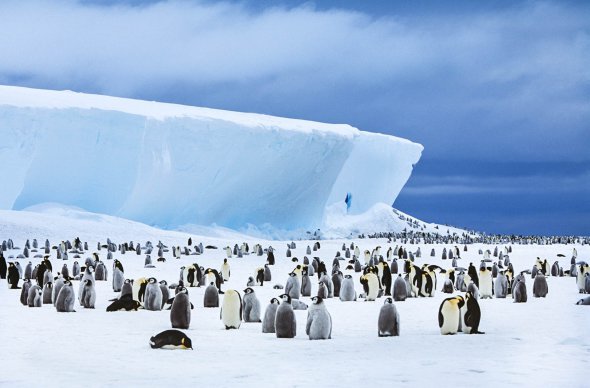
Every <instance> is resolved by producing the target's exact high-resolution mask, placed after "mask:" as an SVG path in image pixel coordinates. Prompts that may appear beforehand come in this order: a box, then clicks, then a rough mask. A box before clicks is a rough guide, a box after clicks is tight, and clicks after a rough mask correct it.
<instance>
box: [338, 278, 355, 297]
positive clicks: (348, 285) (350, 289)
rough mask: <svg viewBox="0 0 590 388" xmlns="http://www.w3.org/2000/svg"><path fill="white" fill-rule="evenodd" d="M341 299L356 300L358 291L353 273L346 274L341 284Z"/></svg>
mask: <svg viewBox="0 0 590 388" xmlns="http://www.w3.org/2000/svg"><path fill="white" fill-rule="evenodd" d="M339 297H340V300H341V301H342V302H353V301H356V291H355V289H354V281H353V280H352V276H351V275H344V279H342V284H340V295H339Z"/></svg>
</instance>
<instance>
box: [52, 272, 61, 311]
mask: <svg viewBox="0 0 590 388" xmlns="http://www.w3.org/2000/svg"><path fill="white" fill-rule="evenodd" d="M63 285H64V278H63V277H61V276H58V277H57V279H55V282H54V283H53V289H52V290H51V303H53V307H55V303H56V302H57V296H58V295H59V291H60V290H61V288H62V287H63Z"/></svg>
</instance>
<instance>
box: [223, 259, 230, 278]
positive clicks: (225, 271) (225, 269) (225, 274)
mask: <svg viewBox="0 0 590 388" xmlns="http://www.w3.org/2000/svg"><path fill="white" fill-rule="evenodd" d="M221 276H222V277H223V281H225V282H227V281H228V280H229V276H230V267H229V263H228V262H227V259H223V264H222V265H221Z"/></svg>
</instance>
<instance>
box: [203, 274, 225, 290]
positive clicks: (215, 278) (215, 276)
mask: <svg viewBox="0 0 590 388" xmlns="http://www.w3.org/2000/svg"><path fill="white" fill-rule="evenodd" d="M205 275H206V276H207V283H208V284H209V283H211V282H212V281H213V282H215V287H217V290H219V293H220V294H223V292H222V291H221V283H223V279H222V277H221V275H220V274H219V272H218V271H217V270H216V269H213V268H207V269H206V270H205Z"/></svg>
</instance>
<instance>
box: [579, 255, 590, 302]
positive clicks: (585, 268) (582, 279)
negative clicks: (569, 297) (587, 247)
mask: <svg viewBox="0 0 590 388" xmlns="http://www.w3.org/2000/svg"><path fill="white" fill-rule="evenodd" d="M587 273H590V265H588V263H584V262H582V263H580V264H579V266H578V271H577V275H576V283H577V285H578V291H579V293H580V294H584V293H586V274H587Z"/></svg>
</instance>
